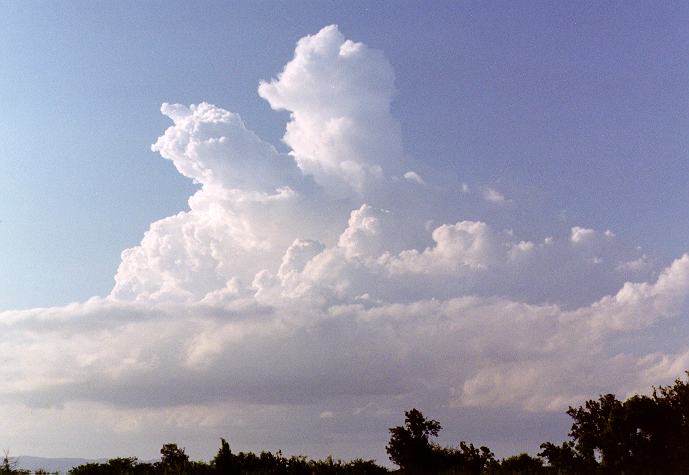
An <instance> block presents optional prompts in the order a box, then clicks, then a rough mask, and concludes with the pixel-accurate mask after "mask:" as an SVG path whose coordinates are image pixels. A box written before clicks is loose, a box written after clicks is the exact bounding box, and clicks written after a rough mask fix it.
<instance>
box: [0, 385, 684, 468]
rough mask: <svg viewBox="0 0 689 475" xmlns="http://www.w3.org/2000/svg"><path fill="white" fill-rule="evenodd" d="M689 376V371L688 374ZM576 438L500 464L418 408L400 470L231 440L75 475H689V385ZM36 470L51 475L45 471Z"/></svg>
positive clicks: (582, 417) (610, 416) (582, 411)
mask: <svg viewBox="0 0 689 475" xmlns="http://www.w3.org/2000/svg"><path fill="white" fill-rule="evenodd" d="M687 376H688V377H689V372H687ZM567 414H568V415H569V416H570V417H571V418H572V421H573V422H572V428H571V429H570V432H569V434H568V435H569V440H567V441H565V442H561V443H553V442H545V443H543V444H541V446H540V449H541V451H540V452H539V453H538V455H537V456H531V455H529V454H526V453H522V454H518V455H514V456H512V457H508V458H504V459H502V460H496V458H495V455H494V454H493V452H492V451H491V450H490V449H489V448H488V447H478V448H477V447H475V446H474V445H473V444H471V443H467V442H464V441H462V442H460V443H459V445H457V446H456V447H443V446H441V445H439V444H437V443H436V442H434V441H433V440H432V438H434V437H437V436H438V433H439V432H440V431H441V430H442V426H441V425H440V423H439V422H438V421H436V420H433V419H427V418H426V417H425V416H424V415H423V414H422V413H421V411H419V410H418V409H411V410H409V411H406V412H405V414H404V416H405V418H404V425H401V426H397V427H392V428H390V441H389V443H388V445H387V446H386V451H387V453H388V455H389V457H390V460H391V461H392V462H393V463H394V464H396V465H397V466H398V467H399V470H397V471H395V472H391V471H390V470H388V469H387V468H385V467H382V466H380V465H377V464H376V463H375V462H374V461H372V460H362V459H357V460H353V461H349V462H345V461H341V460H335V459H333V458H332V457H328V458H326V459H325V460H312V459H308V458H306V457H304V456H291V457H286V456H284V455H283V454H282V452H280V451H278V452H276V453H271V452H265V451H264V452H261V453H260V454H255V453H253V452H239V453H234V452H232V450H231V449H230V444H229V443H228V442H227V441H226V440H225V439H220V448H219V449H218V452H217V454H216V455H215V457H214V458H213V459H212V460H211V461H210V462H197V461H191V460H189V456H188V455H187V454H186V453H185V451H184V448H180V447H178V446H177V444H172V443H171V444H165V445H163V447H162V449H161V450H160V455H161V457H160V461H158V462H153V463H149V462H139V461H138V460H137V459H136V458H134V457H130V458H114V459H110V460H108V461H107V462H103V463H87V464H84V465H80V466H78V467H75V468H73V469H72V470H70V472H69V473H70V474H72V475H137V474H141V475H181V474H189V475H196V474H200V475H205V474H209V475H210V474H224V475H264V474H265V475H268V474H277V475H377V474H384V473H397V474H399V475H422V474H428V475H473V474H476V475H479V474H488V475H508V474H509V475H517V474H522V475H540V474H548V475H585V474H619V475H636V474H639V475H641V474H644V475H645V474H650V475H655V474H658V475H660V474H687V475H689V380H688V381H682V380H680V379H677V380H675V382H674V384H673V385H670V386H660V387H658V388H655V387H654V388H653V392H652V393H651V395H650V396H645V395H635V396H632V397H630V398H628V399H626V400H625V401H620V400H618V399H617V398H616V397H615V396H614V395H612V394H605V395H601V396H600V397H599V398H598V399H596V400H594V399H592V400H589V401H586V402H585V403H584V405H583V406H579V407H570V408H569V409H568V410H567ZM16 467H17V463H16V459H14V458H12V457H10V456H9V453H8V452H7V451H5V456H4V458H3V459H2V461H1V462H0V475H5V474H28V473H29V472H28V471H26V470H20V469H17V468H16ZM34 473H44V474H45V473H47V472H45V471H39V472H34Z"/></svg>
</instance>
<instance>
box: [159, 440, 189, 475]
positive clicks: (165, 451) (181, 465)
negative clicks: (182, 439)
mask: <svg viewBox="0 0 689 475" xmlns="http://www.w3.org/2000/svg"><path fill="white" fill-rule="evenodd" d="M160 455H161V457H160V468H161V471H162V473H164V474H165V475H168V474H170V475H172V474H186V473H188V471H189V470H188V468H189V456H188V455H187V454H185V453H184V449H183V448H181V449H180V448H179V447H177V444H165V445H163V447H162V448H161V449H160Z"/></svg>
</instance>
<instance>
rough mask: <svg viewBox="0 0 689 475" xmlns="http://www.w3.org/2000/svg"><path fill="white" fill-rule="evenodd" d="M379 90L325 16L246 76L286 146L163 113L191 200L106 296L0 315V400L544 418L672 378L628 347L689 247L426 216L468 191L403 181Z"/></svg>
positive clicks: (210, 118) (664, 302) (489, 195)
mask: <svg viewBox="0 0 689 475" xmlns="http://www.w3.org/2000/svg"><path fill="white" fill-rule="evenodd" d="M394 93H395V86H394V74H393V70H392V67H391V66H390V64H389V63H388V61H387V60H386V59H385V57H384V56H383V54H382V53H381V52H379V51H376V50H372V49H370V48H368V47H367V46H365V45H363V44H361V43H355V42H352V41H350V40H347V39H345V38H344V36H343V35H342V34H341V33H340V32H339V31H338V28H337V27H336V26H328V27H326V28H323V29H322V30H321V31H320V32H318V33H317V34H315V35H313V36H308V37H305V38H303V39H301V40H300V41H299V43H298V44H297V47H296V51H295V55H294V58H293V59H292V60H291V61H290V62H289V63H287V65H286V66H285V67H284V69H283V71H282V72H281V73H280V74H279V75H278V77H277V79H273V80H271V81H269V82H262V83H261V84H260V86H259V94H260V96H261V97H263V98H264V99H266V100H267V101H268V102H269V104H270V105H271V107H273V108H274V109H285V110H288V111H289V112H290V120H289V122H288V124H287V130H286V133H285V136H284V141H285V143H286V144H287V145H288V146H289V147H290V148H291V151H290V153H289V154H282V153H279V152H278V151H277V150H276V149H275V148H274V147H273V146H272V145H270V144H268V143H266V142H264V141H263V140H261V139H260V138H259V137H258V136H257V135H256V134H254V133H253V132H252V131H250V130H248V129H247V128H246V126H245V124H244V122H243V121H242V119H241V118H240V117H239V115H237V114H235V113H232V112H228V111H226V110H223V109H222V108H219V107H216V106H213V105H210V104H206V103H203V104H199V105H192V106H188V107H187V106H182V105H169V104H164V105H163V107H162V112H163V114H165V115H166V116H168V117H169V118H170V119H171V120H172V125H171V126H170V127H169V128H168V130H167V131H166V132H165V133H164V135H162V136H161V137H160V138H159V139H158V141H157V142H156V143H155V144H154V145H153V150H155V151H157V152H159V153H160V154H161V155H162V156H163V157H164V158H165V159H168V160H171V161H172V162H173V164H174V166H175V167H176V168H177V170H178V171H179V172H180V173H181V174H182V175H184V176H186V177H188V178H190V179H192V180H194V181H195V182H196V183H198V185H199V189H198V191H197V192H196V193H195V194H194V195H193V196H192V197H191V198H190V199H189V210H188V211H183V212H180V213H179V214H177V215H174V216H170V217H167V218H165V219H162V220H160V221H157V222H154V223H152V224H151V226H150V228H149V230H148V231H147V232H146V233H145V235H144V236H143V239H142V240H141V243H140V244H139V245H138V246H136V247H133V248H131V249H127V250H125V251H124V252H123V253H122V261H121V263H120V265H119V268H118V270H117V273H116V275H115V286H114V288H113V290H112V292H111V293H110V295H108V296H107V297H105V298H93V299H91V300H89V301H87V302H84V303H79V304H73V305H69V306H65V307H59V308H47V309H33V310H23V311H6V312H3V313H1V314H0V326H2V332H3V335H4V338H3V341H2V342H1V343H0V358H2V360H3V361H4V362H5V364H4V365H3V366H2V368H0V375H1V376H2V377H0V401H1V402H2V403H3V404H5V405H7V407H13V408H14V409H13V410H14V411H15V412H16V413H17V414H24V412H22V411H21V410H20V409H17V408H19V407H25V406H27V405H28V406H30V407H33V408H37V409H36V410H37V411H38V410H41V411H49V410H52V411H67V412H69V413H70V414H72V413H77V412H78V408H79V407H83V408H84V410H85V411H91V410H93V411H95V410H96V409H94V408H97V410H98V411H101V412H102V411H104V409H103V408H107V411H105V413H108V414H113V416H112V417H110V418H108V417H106V416H102V419H103V421H102V422H103V424H105V426H106V427H108V428H109V430H111V431H113V433H115V432H118V431H125V432H127V431H138V432H141V433H146V431H148V430H153V429H151V427H152V426H154V425H155V424H160V423H161V420H165V421H168V422H169V421H170V420H174V421H175V422H174V424H176V425H175V427H182V428H189V427H191V428H193V429H194V430H196V431H201V430H202V429H203V427H204V426H203V424H201V423H200V422H199V420H203V421H208V422H207V424H209V425H210V426H212V427H216V426H217V425H218V424H219V425H221V426H222V424H223V422H222V421H227V420H228V419H229V418H230V416H229V415H230V414H233V415H236V414H242V413H243V414H246V412H247V411H248V412H250V413H251V414H255V416H245V418H246V421H245V422H244V423H243V424H244V425H243V426H242V427H243V428H241V429H238V430H243V431H245V432H246V433H253V432H252V431H255V430H256V428H255V427H254V426H252V424H258V423H259V422H257V421H259V420H260V421H262V422H261V423H265V420H264V419H262V417H264V416H263V415H265V417H266V418H268V419H270V417H269V416H268V415H266V414H268V413H269V412H270V411H277V410H279V411H282V413H283V414H287V415H285V416H284V417H285V420H292V421H293V422H295V423H296V421H300V420H301V421H302V422H303V423H306V422H304V421H305V420H306V419H304V418H308V417H307V415H308V414H311V413H312V415H313V417H314V419H315V420H318V421H320V422H319V424H324V423H326V422H327V421H337V420H339V416H340V414H344V415H347V414H349V415H353V416H355V415H359V414H361V413H362V411H364V412H365V411H374V409H371V408H375V414H377V415H378V416H380V417H389V415H390V414H392V412H393V410H397V408H398V405H399V403H400V401H404V402H405V403H407V402H408V403H409V404H412V405H418V404H421V405H424V404H426V405H431V404H438V401H439V404H440V405H444V406H449V407H451V408H456V410H458V411H460V410H463V409H468V408H475V407H509V408H512V409H514V410H518V411H536V412H539V411H540V412H542V411H559V410H561V409H563V408H565V407H566V406H567V405H568V404H575V403H577V402H579V401H581V400H582V399H583V398H588V397H592V396H595V395H596V394H598V393H599V392H602V391H617V392H619V393H620V394H621V395H625V394H627V393H629V392H632V391H635V390H644V389H646V388H648V387H649V386H650V385H651V384H657V383H662V382H666V381H667V380H668V378H673V377H676V376H678V375H679V373H680V372H681V370H683V369H684V367H685V366H686V363H687V362H688V361H689V347H687V346H686V345H682V344H681V343H677V344H675V345H674V346H673V345H669V346H668V347H667V348H663V349H658V348H654V347H653V345H652V342H649V343H648V344H639V341H641V340H643V339H644V338H646V335H649V336H648V338H652V335H653V332H656V331H660V330H658V329H659V328H662V326H663V325H672V324H675V323H672V322H679V321H682V320H683V317H684V316H685V315H686V310H687V305H686V304H687V296H689V257H688V256H686V255H685V256H682V257H680V258H678V259H676V260H675V261H674V262H672V263H671V264H669V265H668V266H667V267H666V268H665V269H664V270H660V272H659V273H658V274H657V275H654V274H653V265H652V262H651V261H650V260H649V259H648V258H647V256H646V255H645V254H643V255H639V254H638V253H637V251H636V250H629V249H626V248H624V246H623V245H622V244H618V243H617V241H616V239H615V236H614V234H613V233H612V232H609V231H607V232H599V231H596V230H593V229H588V228H584V227H573V228H571V233H570V234H569V235H567V234H565V235H559V236H555V237H544V238H542V239H541V240H539V241H529V240H522V239H518V238H516V237H514V236H513V233H512V232H509V231H506V230H502V229H498V228H495V227H494V226H491V224H490V223H489V222H483V221H476V220H467V219H462V217H461V216H456V219H454V220H453V221H451V222H442V221H439V220H440V219H442V218H443V217H444V216H448V215H452V214H453V209H452V202H451V201H450V200H447V199H445V198H446V196H450V195H451V194H452V193H455V194H457V191H456V190H458V189H463V190H464V192H465V193H466V192H468V190H469V188H468V187H467V186H466V185H461V184H459V183H458V184H456V185H455V186H454V187H453V188H452V189H451V190H449V189H448V190H442V191H441V192H438V191H429V190H431V188H432V185H433V183H430V182H429V181H427V179H424V178H422V177H421V176H420V175H419V174H417V173H416V172H412V171H409V163H406V162H407V161H408V159H407V158H405V156H404V153H403V151H402V147H401V143H402V142H401V138H400V127H399V124H398V123H397V121H396V120H395V119H394V117H393V116H392V115H391V114H390V103H391V100H392V98H393V96H394ZM400 176H402V177H403V178H404V180H400V179H395V177H400ZM439 197H441V198H442V199H440V198H439ZM484 198H485V199H486V200H488V201H491V202H493V203H497V204H501V203H505V202H506V201H507V200H506V199H505V198H504V196H502V195H501V194H499V193H498V192H497V191H495V190H493V189H490V188H487V189H486V193H485V194H484ZM430 222H435V223H438V224H436V225H434V226H431V228H430V230H429V231H427V230H426V229H427V227H428V226H427V223H430ZM640 279H646V282H643V281H639V280H640ZM631 281H637V283H630V282H631ZM143 408H146V409H147V410H151V411H154V413H155V414H158V416H155V417H154V416H150V418H149V417H148V416H146V417H144V416H142V415H141V414H140V413H138V412H137V411H139V410H141V409H143ZM175 408H178V409H179V411H178V412H176V413H175ZM309 408H312V410H311V409H309ZM70 411H71V412H70ZM108 411H110V412H108ZM156 411H157V412H156ZM166 411H167V412H166ZM173 413H175V414H177V415H176V416H174V417H173V416H172V415H171V414H173ZM182 413H184V414H194V415H198V417H196V416H194V417H182V416H181V415H180V414H182ZM117 414H121V417H117V416H116V415H117ZM290 414H291V415H293V418H292V419H290V417H292V416H290ZM259 415H262V416H260V417H259ZM297 416H298V417H297ZM353 416H352V417H353ZM22 417H24V416H22ZM46 417H47V419H46V420H48V419H50V417H52V416H50V417H48V416H46ZM156 417H157V418H156ZM299 417H300V418H302V419H299ZM233 418H234V416H233ZM44 419H45V418H44ZM233 420H234V419H233ZM386 420H387V419H386ZM23 424H24V425H22V427H29V428H33V429H37V428H40V427H41V425H40V424H41V423H40V422H39V421H29V422H26V421H24V422H23ZM214 424H215V425H214ZM0 427H2V426H0ZM319 427H320V426H319ZM384 427H387V426H386V425H383V430H384ZM318 430H320V431H322V432H324V433H325V432H327V430H328V429H327V427H326V428H323V427H320V429H318ZM362 430H364V429H362ZM361 440H362V441H366V440H368V439H366V438H365V437H363V438H361ZM380 444H381V447H382V446H384V440H381V441H380ZM307 449H308V448H304V450H307ZM331 449H332V448H331ZM334 450H336V448H335V449H334ZM362 450H365V449H363V446H362ZM367 454H369V452H365V451H364V452H363V455H367Z"/></svg>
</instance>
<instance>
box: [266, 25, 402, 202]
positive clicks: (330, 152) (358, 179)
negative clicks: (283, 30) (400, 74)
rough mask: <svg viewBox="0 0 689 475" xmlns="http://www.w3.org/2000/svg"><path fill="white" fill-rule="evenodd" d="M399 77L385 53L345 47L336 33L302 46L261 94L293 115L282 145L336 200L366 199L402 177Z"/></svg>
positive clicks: (357, 46)
mask: <svg viewBox="0 0 689 475" xmlns="http://www.w3.org/2000/svg"><path fill="white" fill-rule="evenodd" d="M394 81H395V75H394V72H393V70H392V67H391V66H390V63H389V62H388V61H387V59H386V58H385V57H384V56H383V54H382V52H380V51H377V50H373V49H371V48H369V47H367V46H366V45H364V44H363V43H356V42H353V41H351V40H347V39H345V37H344V36H343V35H342V33H340V31H339V30H338V28H337V27H336V26H334V25H331V26H328V27H325V28H323V29H322V30H321V31H319V32H318V33H317V34H315V35H312V36H307V37H304V38H302V39H301V40H299V42H298V43H297V48H296V50H295V52H294V58H293V59H292V60H291V61H290V62H289V63H287V65H285V67H284V69H283V71H282V72H281V73H280V74H279V76H278V78H277V79H273V80H271V81H269V82H261V84H260V85H259V88H258V93H259V95H260V96H261V97H263V98H264V99H266V100H267V101H268V103H269V104H270V105H271V107H272V108H273V109H276V110H280V109H284V110H288V111H289V112H290V117H291V120H290V122H289V123H288V124H287V130H286V132H285V136H284V141H285V143H286V144H287V145H289V146H290V147H291V149H292V151H291V152H290V154H291V155H292V156H293V157H294V159H295V160H296V161H297V163H298V164H299V167H300V168H301V169H302V170H303V171H304V172H305V173H307V174H310V175H313V176H314V178H315V179H316V181H317V182H318V183H320V184H322V185H323V186H325V187H326V188H327V189H328V190H329V191H330V192H331V193H348V192H349V191H350V190H354V191H356V192H360V193H362V192H364V191H365V189H366V188H367V187H369V186H375V185H376V184H377V182H379V181H380V180H383V179H384V178H385V177H386V176H392V175H395V174H400V166H401V165H402V158H403V154H402V147H401V137H400V128H399V125H398V123H397V121H396V120H395V119H394V118H393V117H392V115H391V114H390V103H391V101H392V97H393V95H394V94H395V84H394Z"/></svg>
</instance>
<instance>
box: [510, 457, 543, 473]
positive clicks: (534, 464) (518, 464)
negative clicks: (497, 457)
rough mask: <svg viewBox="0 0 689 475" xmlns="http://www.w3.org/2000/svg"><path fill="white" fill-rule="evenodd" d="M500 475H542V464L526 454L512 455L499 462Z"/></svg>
mask: <svg viewBox="0 0 689 475" xmlns="http://www.w3.org/2000/svg"><path fill="white" fill-rule="evenodd" d="M500 471H501V473H518V474H520V475H532V474H539V473H543V462H542V461H541V460H540V459H537V458H535V457H532V456H531V455H529V454H527V453H522V454H519V455H513V456H511V457H508V458H506V459H504V460H502V461H501V462H500Z"/></svg>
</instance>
